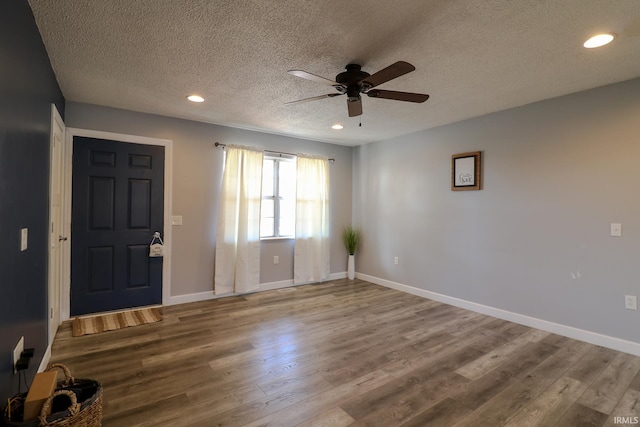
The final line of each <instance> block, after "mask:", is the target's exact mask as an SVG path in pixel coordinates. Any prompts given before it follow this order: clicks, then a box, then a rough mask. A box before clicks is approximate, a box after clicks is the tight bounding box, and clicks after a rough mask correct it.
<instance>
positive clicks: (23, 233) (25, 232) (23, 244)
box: [20, 228, 29, 251]
mask: <svg viewBox="0 0 640 427" xmlns="http://www.w3.org/2000/svg"><path fill="white" fill-rule="evenodd" d="M28 243H29V229H28V228H23V229H21V230H20V251H26V250H27V246H28Z"/></svg>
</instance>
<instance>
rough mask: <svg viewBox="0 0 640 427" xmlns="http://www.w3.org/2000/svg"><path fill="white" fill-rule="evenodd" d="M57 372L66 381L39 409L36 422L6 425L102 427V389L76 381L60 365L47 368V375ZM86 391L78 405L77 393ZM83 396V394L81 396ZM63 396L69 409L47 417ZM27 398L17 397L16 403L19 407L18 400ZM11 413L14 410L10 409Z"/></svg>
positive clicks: (19, 402) (61, 383) (25, 426)
mask: <svg viewBox="0 0 640 427" xmlns="http://www.w3.org/2000/svg"><path fill="white" fill-rule="evenodd" d="M55 368H60V369H62V371H63V372H64V376H65V379H64V381H60V382H59V383H58V385H57V388H56V391H55V392H54V393H53V395H51V396H49V398H48V399H47V400H46V401H45V402H44V404H43V405H42V410H41V411H40V416H39V417H38V418H37V419H36V420H32V421H26V422H22V421H21V422H16V421H11V420H9V419H7V417H6V416H5V420H4V422H5V424H6V425H7V426H9V427H48V426H52V427H100V426H102V385H100V383H99V382H97V381H94V380H85V379H75V378H73V377H72V376H71V372H70V371H69V369H68V368H67V367H66V366H64V365H62V364H53V365H50V366H49V367H48V368H47V371H50V370H52V369H55ZM82 388H88V389H89V390H90V391H91V395H90V396H82V399H81V401H80V402H78V397H77V396H78V395H77V393H78V391H77V389H82ZM74 390H75V391H74ZM80 394H82V393H80ZM63 395H66V396H68V398H69V402H70V403H69V406H68V408H67V409H66V410H64V411H57V412H55V413H52V414H51V415H49V416H47V412H49V410H50V409H51V405H52V403H53V400H54V399H55V398H56V397H58V396H63ZM25 397H26V393H24V394H23V395H22V396H19V397H18V398H17V399H16V401H17V402H18V405H20V404H21V403H22V401H21V399H24V398H25ZM12 410H13V409H12Z"/></svg>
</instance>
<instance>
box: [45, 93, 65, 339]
mask: <svg viewBox="0 0 640 427" xmlns="http://www.w3.org/2000/svg"><path fill="white" fill-rule="evenodd" d="M64 149H65V125H64V121H63V120H62V117H61V116H60V113H59V112H58V109H57V108H56V105H55V104H51V131H50V135H49V154H50V158H49V249H48V259H49V268H48V270H47V271H48V272H47V275H48V298H47V301H48V303H47V325H48V328H47V331H48V341H47V344H48V346H49V347H50V346H51V343H53V339H54V338H55V336H56V331H57V330H58V326H60V300H61V298H60V295H61V293H60V289H61V283H62V280H63V276H64V268H65V265H66V264H67V263H66V262H65V256H64V250H65V246H67V245H65V244H64V243H65V241H64V240H61V238H62V237H63V236H65V234H64V222H65V221H64V204H63V203H64V168H65V162H64Z"/></svg>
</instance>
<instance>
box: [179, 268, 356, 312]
mask: <svg viewBox="0 0 640 427" xmlns="http://www.w3.org/2000/svg"><path fill="white" fill-rule="evenodd" d="M346 277H347V272H346V271H343V272H340V273H331V274H330V275H329V280H337V279H344V278H346ZM304 284H305V283H293V279H289V280H281V281H279V282H268V283H261V284H260V285H259V286H260V288H259V289H258V292H262V291H272V290H274V289H282V288H288V287H290V286H301V285H304ZM238 295H243V294H224V295H216V294H215V293H214V292H213V291H206V292H197V293H194V294H185V295H176V296H171V297H169V303H168V304H167V305H177V304H187V303H190V302H198V301H207V300H210V299H217V298H223V297H230V296H238Z"/></svg>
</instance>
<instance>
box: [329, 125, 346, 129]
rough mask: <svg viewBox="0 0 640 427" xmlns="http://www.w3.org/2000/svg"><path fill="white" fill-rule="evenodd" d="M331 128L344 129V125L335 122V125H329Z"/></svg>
mask: <svg viewBox="0 0 640 427" xmlns="http://www.w3.org/2000/svg"><path fill="white" fill-rule="evenodd" d="M331 129H335V130H340V129H344V126H342V125H340V124H335V125H333V126H331Z"/></svg>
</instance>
